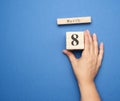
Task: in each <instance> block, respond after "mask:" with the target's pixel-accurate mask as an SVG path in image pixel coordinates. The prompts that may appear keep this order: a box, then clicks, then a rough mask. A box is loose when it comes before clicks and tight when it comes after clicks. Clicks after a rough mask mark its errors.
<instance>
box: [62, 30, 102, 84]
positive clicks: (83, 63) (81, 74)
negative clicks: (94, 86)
mask: <svg viewBox="0 0 120 101" xmlns="http://www.w3.org/2000/svg"><path fill="white" fill-rule="evenodd" d="M84 38H85V49H84V50H83V52H82V55H81V58H79V59H77V58H76V57H75V56H74V54H73V53H72V52H70V51H68V50H63V53H64V54H66V55H67V56H68V58H69V60H70V62H71V64H72V68H73V71H74V73H75V76H76V78H77V81H78V84H82V83H90V82H94V78H95V76H96V74H97V72H98V70H99V68H100V65H101V62H102V58H103V52H104V46H103V43H101V44H100V47H99V48H98V41H97V36H96V34H93V35H92V36H91V35H90V32H89V31H88V30H86V31H85V32H84Z"/></svg>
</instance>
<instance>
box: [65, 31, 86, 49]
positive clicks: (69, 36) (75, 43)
mask: <svg viewBox="0 0 120 101" xmlns="http://www.w3.org/2000/svg"><path fill="white" fill-rule="evenodd" d="M66 49H67V50H81V49H84V32H66Z"/></svg>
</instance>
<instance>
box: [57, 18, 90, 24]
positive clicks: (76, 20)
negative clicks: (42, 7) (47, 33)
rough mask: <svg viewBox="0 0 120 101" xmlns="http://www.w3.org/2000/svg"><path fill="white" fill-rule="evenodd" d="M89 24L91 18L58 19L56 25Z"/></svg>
mask: <svg viewBox="0 0 120 101" xmlns="http://www.w3.org/2000/svg"><path fill="white" fill-rule="evenodd" d="M82 23H91V17H90V16H88V17H74V18H58V19H57V24H58V25H66V24H82Z"/></svg>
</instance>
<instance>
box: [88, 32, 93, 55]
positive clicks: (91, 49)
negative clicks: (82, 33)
mask: <svg viewBox="0 0 120 101" xmlns="http://www.w3.org/2000/svg"><path fill="white" fill-rule="evenodd" d="M87 32H88V36H89V41H90V44H89V45H90V52H91V53H92V52H93V40H92V37H91V35H90V32H89V30H87Z"/></svg>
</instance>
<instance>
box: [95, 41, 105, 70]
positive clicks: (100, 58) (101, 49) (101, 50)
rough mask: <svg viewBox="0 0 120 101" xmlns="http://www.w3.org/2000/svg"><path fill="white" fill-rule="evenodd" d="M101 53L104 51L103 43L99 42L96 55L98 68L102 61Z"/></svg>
mask: <svg viewBox="0 0 120 101" xmlns="http://www.w3.org/2000/svg"><path fill="white" fill-rule="evenodd" d="M103 53H104V45H103V43H101V44H100V51H99V55H98V63H97V67H98V68H99V67H100V65H101V62H102V58H103Z"/></svg>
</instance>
